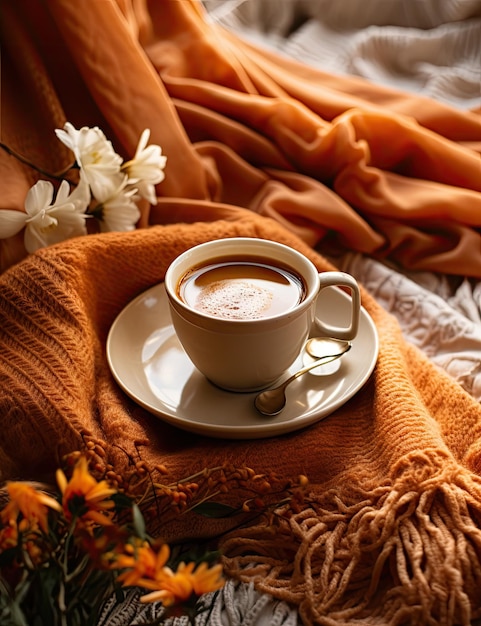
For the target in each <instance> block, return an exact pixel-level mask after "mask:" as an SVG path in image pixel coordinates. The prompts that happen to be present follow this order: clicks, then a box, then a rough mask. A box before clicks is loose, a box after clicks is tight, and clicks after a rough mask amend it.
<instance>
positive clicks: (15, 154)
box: [0, 141, 76, 180]
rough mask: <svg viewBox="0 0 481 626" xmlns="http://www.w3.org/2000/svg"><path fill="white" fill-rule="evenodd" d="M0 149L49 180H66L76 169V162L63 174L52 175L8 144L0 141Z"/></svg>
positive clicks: (63, 171)
mask: <svg viewBox="0 0 481 626" xmlns="http://www.w3.org/2000/svg"><path fill="white" fill-rule="evenodd" d="M0 148H3V150H5V152H7V154H9V155H10V156H13V157H15V158H16V159H17V160H18V161H20V162H21V163H24V164H25V165H28V166H29V167H31V168H32V169H34V170H36V171H37V172H39V173H40V174H42V175H43V176H47V177H48V178H53V179H55V180H62V179H63V178H65V176H66V174H68V172H69V171H70V170H71V169H72V168H74V167H75V165H76V163H75V161H74V162H73V163H72V165H69V166H68V167H67V168H66V169H64V170H62V171H61V172H57V173H52V172H48V171H47V170H44V169H43V168H41V167H39V166H38V165H35V164H34V163H32V162H31V161H29V160H28V159H27V158H26V157H24V156H22V155H21V154H19V153H18V152H15V150H13V149H12V148H10V147H9V146H7V145H6V144H4V143H3V142H2V141H0Z"/></svg>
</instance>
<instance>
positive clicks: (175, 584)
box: [140, 562, 224, 606]
mask: <svg viewBox="0 0 481 626" xmlns="http://www.w3.org/2000/svg"><path fill="white" fill-rule="evenodd" d="M194 568H195V563H192V562H191V563H187V564H185V563H180V564H179V566H178V568H177V571H176V572H173V571H172V570H171V569H170V567H164V568H162V571H161V572H160V574H159V575H158V576H157V580H156V582H157V588H156V589H155V590H153V591H152V592H151V593H148V594H146V595H144V596H142V598H141V599H140V600H141V602H143V603H147V602H158V601H160V602H162V603H163V604H164V605H165V606H172V605H174V604H180V603H182V602H186V601H187V600H189V598H190V597H191V596H192V595H193V594H195V595H197V596H200V595H202V594H203V593H207V592H209V591H216V590H217V589H220V588H221V587H222V586H223V584H224V580H223V578H222V566H221V565H220V564H218V565H214V566H213V567H209V566H208V565H207V563H201V564H200V565H199V567H198V568H197V569H196V570H194Z"/></svg>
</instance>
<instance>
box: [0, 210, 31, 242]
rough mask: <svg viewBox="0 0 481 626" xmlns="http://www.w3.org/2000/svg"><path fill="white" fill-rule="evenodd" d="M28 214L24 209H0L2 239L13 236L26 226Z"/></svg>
mask: <svg viewBox="0 0 481 626" xmlns="http://www.w3.org/2000/svg"><path fill="white" fill-rule="evenodd" d="M27 219H28V216H27V214H26V213H24V212H23V211H14V210H10V209H1V210H0V239H6V238H7V237H13V235H16V234H17V233H19V232H20V231H21V230H22V228H23V227H24V226H25V222H26V221H27Z"/></svg>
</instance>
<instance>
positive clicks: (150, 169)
mask: <svg viewBox="0 0 481 626" xmlns="http://www.w3.org/2000/svg"><path fill="white" fill-rule="evenodd" d="M149 137H150V130H149V129H148V128H146V129H145V130H144V132H143V133H142V135H141V136H140V140H139V145H138V146H137V151H136V153H135V156H134V158H133V159H132V160H131V161H128V162H127V163H124V165H123V166H122V170H124V171H126V172H127V174H128V176H129V182H130V183H132V184H134V185H135V186H136V187H137V190H138V192H139V194H140V195H141V196H142V198H145V199H146V200H148V201H149V202H150V204H157V197H156V195H155V188H154V185H157V184H158V183H160V182H162V181H163V180H164V178H165V174H164V171H163V170H164V167H165V164H166V162H167V157H165V156H162V149H161V148H160V146H157V145H155V144H152V145H151V146H147V142H148V140H149ZM146 146H147V147H146Z"/></svg>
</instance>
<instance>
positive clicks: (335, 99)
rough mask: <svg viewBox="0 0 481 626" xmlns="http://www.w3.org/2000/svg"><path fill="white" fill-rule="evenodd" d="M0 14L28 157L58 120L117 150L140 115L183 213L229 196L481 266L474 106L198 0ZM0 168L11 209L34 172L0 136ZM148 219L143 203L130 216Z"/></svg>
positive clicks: (351, 235) (341, 236) (16, 136)
mask: <svg viewBox="0 0 481 626" xmlns="http://www.w3.org/2000/svg"><path fill="white" fill-rule="evenodd" d="M2 16H3V20H2V26H1V28H2V41H3V56H4V59H5V62H4V71H3V76H4V77H5V80H4V88H3V94H2V95H3V105H2V133H3V136H2V141H3V143H4V144H5V145H6V146H8V147H9V148H10V149H12V150H14V151H16V152H18V153H20V154H21V155H22V156H23V157H25V158H26V159H27V160H29V161H30V162H32V163H33V164H36V165H38V166H41V167H42V168H43V169H46V170H48V171H52V172H56V171H59V170H60V169H62V167H65V166H66V165H68V162H67V159H68V158H69V157H68V154H67V153H66V151H65V150H64V149H62V148H60V147H58V146H57V145H56V144H55V141H54V129H55V128H58V127H61V126H62V125H63V123H64V122H65V121H70V122H71V123H72V124H74V126H76V127H81V126H83V125H98V126H100V127H101V128H102V130H103V131H104V132H105V133H106V135H107V136H108V137H109V138H110V139H111V140H112V141H113V142H114V144H115V146H116V148H117V150H118V151H119V153H121V154H123V155H125V156H131V155H132V153H133V151H134V150H135V146H136V142H137V140H138V137H139V136H140V134H141V133H142V131H143V130H144V128H145V127H149V128H150V129H151V141H153V142H155V143H158V144H159V145H161V147H162V150H163V153H164V154H165V155H166V156H167V158H168V165H167V168H166V172H165V173H166V177H165V180H164V181H163V182H162V183H161V184H159V185H158V186H157V194H158V196H159V198H162V199H172V200H174V199H175V201H178V200H179V199H182V200H184V203H185V209H184V210H185V211H186V212H187V213H189V212H190V211H191V209H190V208H189V203H190V202H192V201H197V200H203V201H207V202H213V203H215V202H221V203H227V204H232V205H233V206H234V207H237V208H242V209H249V210H254V211H255V212H257V213H260V214H261V215H271V216H272V217H273V218H274V219H278V220H279V222H280V223H281V224H282V225H284V226H288V227H291V229H292V230H293V232H295V233H296V234H297V235H300V236H302V237H303V239H304V240H305V241H306V242H307V243H309V244H310V245H311V246H313V245H318V246H319V247H320V249H322V247H323V246H324V245H327V244H329V245H330V246H332V245H334V246H336V247H337V248H338V249H341V250H342V249H346V248H348V249H350V250H354V251H361V252H365V253H368V254H370V255H372V256H374V257H377V258H381V259H385V258H387V259H389V260H390V261H392V262H394V263H397V264H399V265H401V266H403V267H406V268H409V269H416V270H432V271H443V272H447V273H452V274H461V275H468V276H473V277H479V276H480V269H479V268H480V267H481V262H480V258H479V250H481V245H480V239H479V238H480V234H479V228H480V226H481V224H480V220H479V214H481V211H480V204H481V200H480V197H481V196H480V193H481V190H480V180H481V178H480V173H481V161H480V158H479V154H480V145H481V121H480V118H479V115H478V114H476V113H474V112H469V111H458V110H456V109H454V108H450V107H449V106H446V105H443V104H440V103H437V102H434V101H431V100H429V99H428V98H423V97H420V96H416V95H415V94H407V93H403V92H400V91H396V90H393V89H388V88H385V87H380V86H377V85H373V84H371V83H368V82H367V81H363V80H361V79H359V78H356V77H348V76H343V77H341V76H336V75H330V74H328V73H326V72H322V71H320V70H318V69H315V68H312V67H308V66H307V65H302V64H300V63H297V62H295V61H292V60H289V59H287V58H285V57H283V56H280V55H277V54H276V53H273V52H271V51H268V50H265V49H262V48H259V47H256V46H255V45H253V44H251V43H248V42H246V41H243V40H242V39H240V38H239V37H238V36H236V35H234V34H233V33H231V32H228V31H227V30H225V29H223V28H222V27H221V26H219V25H218V24H216V23H214V22H212V21H211V20H209V19H208V18H207V14H206V12H205V10H204V9H203V7H202V5H201V4H200V3H199V2H196V1H195V0H185V1H183V2H160V3H154V2H148V1H147V0H142V1H141V2H130V1H122V2H120V0H119V2H116V1H114V0H110V1H109V2H102V3H92V4H91V5H89V9H88V11H81V12H79V11H78V8H77V7H76V6H74V5H72V3H69V2H66V1H65V0H52V1H51V2H49V3H47V4H35V5H32V3H31V2H28V0H20V1H19V2H17V3H15V4H14V5H13V4H12V3H9V2H8V1H7V0H2ZM19 42H22V43H21V44H19ZM19 45H20V47H19ZM32 68H34V69H35V71H32ZM19 100H21V102H22V106H18V104H17V103H18V102H19ZM233 153H236V155H237V156H238V157H239V159H242V160H235V159H233V158H232V154H233ZM276 170H277V171H280V172H281V173H280V174H274V175H272V172H275V171H276ZM0 171H1V173H2V201H1V208H6V209H15V210H19V211H22V210H24V207H23V201H24V198H25V194H26V192H27V189H28V186H29V184H32V183H33V182H34V181H35V180H36V179H37V178H38V176H39V174H38V173H36V172H35V170H34V169H32V168H29V167H28V166H26V165H22V164H20V163H18V162H16V161H15V159H14V157H12V156H10V155H9V154H7V153H6V152H5V151H2V153H0ZM187 173H188V174H187ZM285 174H289V183H286V180H287V178H286V177H285ZM261 178H264V179H267V180H266V184H265V189H270V188H271V185H270V182H271V181H272V183H273V187H274V189H275V194H276V197H277V198H278V199H279V201H278V202H277V203H276V204H277V207H276V209H275V210H273V209H272V206H271V194H270V193H265V192H264V193H261V194H260V193H258V188H257V189H256V186H257V185H258V181H259V180H260V179H261ZM296 178H298V180H296ZM281 179H283V181H282V182H280V180H281ZM307 179H308V180H309V184H310V186H311V188H312V193H311V198H310V200H309V202H308V204H309V206H310V208H309V210H307V211H306V210H305V195H304V193H303V188H305V182H306V180H307ZM241 190H242V191H241ZM167 204H168V203H167ZM280 205H281V206H282V210H279V206H280ZM165 206H167V205H165ZM211 213H213V214H214V217H215V208H214V209H213V210H212V211H211ZM346 216H349V217H348V218H347V219H346ZM161 219H162V216H161V215H160V210H156V211H155V212H154V215H152V212H151V210H149V208H148V207H147V208H146V209H145V210H144V212H143V215H142V219H141V222H140V224H141V225H142V226H145V225H148V224H149V223H153V222H155V223H158V222H159V220H161ZM163 219H164V220H165V223H168V222H170V221H171V217H170V216H169V215H167V214H164V216H163ZM200 219H203V218H202V217H200ZM440 221H442V223H443V225H442V227H441V226H440ZM299 224H301V225H302V228H301V229H299ZM406 229H407V231H408V234H406V232H407V231H406ZM446 232H448V235H449V233H453V236H452V237H450V236H445V233H446ZM0 234H1V224H0ZM410 246H413V247H414V248H415V249H416V253H415V254H410V253H409V251H408V250H407V249H408V248H409V247H410ZM0 250H1V257H0V259H1V261H0V262H1V267H2V268H3V269H5V268H6V267H8V266H9V265H11V264H12V263H14V262H16V261H17V260H19V259H20V258H22V256H25V250H24V249H23V247H22V241H21V238H20V237H17V238H16V239H15V240H11V239H5V240H1V248H0Z"/></svg>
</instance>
